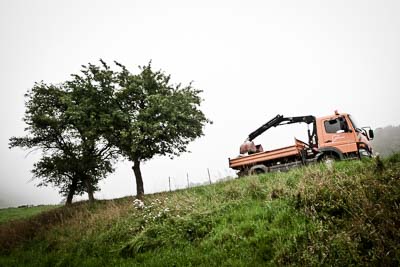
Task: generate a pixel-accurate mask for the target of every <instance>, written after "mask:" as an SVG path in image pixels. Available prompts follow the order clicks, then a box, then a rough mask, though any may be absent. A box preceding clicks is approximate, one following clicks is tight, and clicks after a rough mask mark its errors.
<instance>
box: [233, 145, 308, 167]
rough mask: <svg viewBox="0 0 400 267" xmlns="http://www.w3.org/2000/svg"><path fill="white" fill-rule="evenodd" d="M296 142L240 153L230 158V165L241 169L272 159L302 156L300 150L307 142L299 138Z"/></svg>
mask: <svg viewBox="0 0 400 267" xmlns="http://www.w3.org/2000/svg"><path fill="white" fill-rule="evenodd" d="M295 142H296V144H295V145H294V146H288V147H283V148H278V149H274V150H270V151H264V152H259V153H255V154H251V155H244V156H243V155H240V156H239V157H237V158H234V159H229V167H230V168H232V169H240V168H241V167H243V166H253V165H256V164H260V163H264V164H265V163H266V162H268V161H272V160H278V159H282V160H283V159H285V158H288V157H293V156H300V151H301V150H302V149H304V147H305V144H304V143H303V142H301V141H299V140H297V139H296V140H295Z"/></svg>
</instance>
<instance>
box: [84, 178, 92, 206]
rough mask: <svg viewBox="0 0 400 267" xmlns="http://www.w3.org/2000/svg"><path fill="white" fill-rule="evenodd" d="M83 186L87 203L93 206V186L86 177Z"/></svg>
mask: <svg viewBox="0 0 400 267" xmlns="http://www.w3.org/2000/svg"><path fill="white" fill-rule="evenodd" d="M85 185H86V190H87V193H88V197H89V203H90V204H93V203H94V195H93V186H92V183H91V182H90V177H88V176H86V177H85Z"/></svg>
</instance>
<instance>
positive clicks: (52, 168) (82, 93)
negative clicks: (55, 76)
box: [10, 65, 116, 204]
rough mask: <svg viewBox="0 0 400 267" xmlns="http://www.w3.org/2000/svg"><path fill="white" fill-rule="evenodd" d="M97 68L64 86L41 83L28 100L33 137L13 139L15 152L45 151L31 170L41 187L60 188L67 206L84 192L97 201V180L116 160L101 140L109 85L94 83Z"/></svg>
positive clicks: (74, 78) (103, 140) (31, 91)
mask: <svg viewBox="0 0 400 267" xmlns="http://www.w3.org/2000/svg"><path fill="white" fill-rule="evenodd" d="M93 68H94V69H95V68H96V67H95V66H92V65H89V67H85V66H84V69H83V70H82V74H81V76H79V75H74V76H73V79H72V80H71V81H68V82H65V83H63V84H60V85H47V84H45V83H43V82H41V83H36V84H35V85H34V87H33V88H32V89H31V90H30V91H28V93H27V94H26V95H25V97H26V98H27V99H28V100H27V102H26V111H25V116H24V121H25V123H26V124H27V125H28V127H27V128H26V129H25V130H26V131H27V132H28V135H27V136H24V137H12V138H10V147H22V148H27V149H40V150H41V151H42V158H41V159H40V160H39V162H37V163H36V164H35V165H34V169H33V170H32V172H33V175H34V178H38V179H41V182H40V183H39V184H38V186H46V185H49V184H52V185H53V186H56V187H58V188H59V189H60V193H61V194H62V195H63V196H67V204H70V203H71V202H72V197H73V196H74V195H75V194H82V193H83V192H84V191H86V192H87V193H88V196H89V200H90V201H91V202H93V200H94V196H93V193H94V191H95V190H97V189H98V188H97V184H98V181H99V180H100V179H103V178H104V177H106V175H107V173H109V172H112V171H113V168H112V162H113V160H114V159H115V157H116V154H115V151H114V150H113V148H112V146H111V145H110V144H108V143H107V142H106V140H105V139H104V138H103V137H102V131H103V130H104V123H103V121H104V120H106V119H104V118H105V117H107V115H104V111H105V110H104V109H102V107H103V106H104V103H102V102H101V99H103V98H100V97H99V95H103V92H102V88H104V86H103V85H101V84H97V85H94V82H92V80H91V78H92V77H91V76H90V74H91V73H92V72H93V71H92V70H91V69H93ZM102 112H103V113H102ZM102 115H104V116H102ZM106 121H107V120H106Z"/></svg>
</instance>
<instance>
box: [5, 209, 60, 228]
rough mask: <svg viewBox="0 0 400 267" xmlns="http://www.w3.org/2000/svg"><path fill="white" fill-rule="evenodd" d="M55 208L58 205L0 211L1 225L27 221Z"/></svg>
mask: <svg viewBox="0 0 400 267" xmlns="http://www.w3.org/2000/svg"><path fill="white" fill-rule="evenodd" d="M55 207H57V205H40V206H34V207H28V206H21V207H18V208H6V209H0V224H2V223H5V222H8V221H13V220H18V219H26V218H29V217H32V216H35V215H37V214H39V213H42V212H44V211H47V210H51V209H54V208H55Z"/></svg>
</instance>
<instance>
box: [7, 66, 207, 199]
mask: <svg viewBox="0 0 400 267" xmlns="http://www.w3.org/2000/svg"><path fill="white" fill-rule="evenodd" d="M100 63H101V64H100V65H99V66H96V65H93V64H88V66H83V69H82V71H81V73H80V74H74V75H72V79H71V80H68V81H66V82H64V83H62V84H60V85H47V84H45V83H43V82H42V83H36V84H35V86H34V87H33V88H32V90H30V91H29V92H28V93H27V94H26V97H27V99H28V100H27V102H26V112H25V117H24V121H25V122H26V124H27V125H28V127H27V128H26V131H27V132H28V133H29V134H28V135H27V136H24V137H13V138H11V139H10V146H11V147H16V146H19V147H24V148H39V149H41V150H42V151H43V156H42V158H41V159H40V160H39V162H37V163H36V164H35V165H34V170H33V174H34V177H36V178H40V179H41V183H40V184H39V185H48V184H52V185H53V186H56V187H58V188H59V189H60V193H61V194H63V195H65V196H67V199H68V201H71V200H72V196H73V195H74V194H82V193H83V192H84V191H86V192H88V194H89V198H92V199H93V191H94V190H97V189H98V188H97V187H96V185H97V183H98V181H99V180H100V179H103V178H105V177H106V175H107V174H108V173H110V172H112V171H113V168H112V163H113V161H114V160H115V159H116V157H117V154H119V155H122V156H123V157H125V158H127V159H128V160H130V161H132V162H133V167H132V169H133V171H134V174H135V177H136V186H137V195H138V196H139V197H141V196H142V195H143V194H144V188H143V180H142V175H141V170H140V163H141V162H143V161H146V160H149V159H151V158H153V157H154V156H155V155H162V156H164V155H169V156H170V157H173V156H176V155H179V154H180V153H182V152H185V151H186V150H187V145H188V144H189V142H191V141H193V140H194V139H196V138H197V137H199V136H201V135H203V128H204V126H205V124H207V123H209V122H210V121H209V120H208V119H207V118H206V117H205V115H204V114H203V112H202V111H201V110H200V104H201V102H202V99H201V98H200V96H199V94H200V93H201V91H200V90H197V89H195V88H193V87H192V84H189V85H187V86H181V85H180V84H178V85H173V84H172V83H171V81H170V80H171V79H170V76H169V75H166V74H165V73H164V72H162V71H153V70H152V67H151V63H149V64H148V65H146V66H143V67H140V72H139V74H132V73H131V72H129V71H128V69H127V68H126V67H125V66H123V65H122V64H120V63H117V62H115V68H114V70H113V69H111V67H110V66H109V65H107V64H106V63H105V62H104V61H102V60H100Z"/></svg>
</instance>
